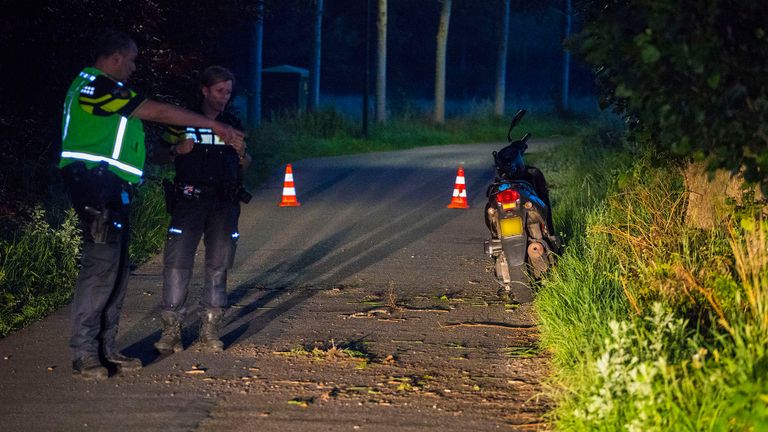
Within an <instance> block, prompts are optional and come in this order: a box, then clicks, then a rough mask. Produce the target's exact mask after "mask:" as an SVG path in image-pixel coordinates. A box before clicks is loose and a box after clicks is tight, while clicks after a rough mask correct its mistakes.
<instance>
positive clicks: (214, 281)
mask: <svg viewBox="0 0 768 432" xmlns="http://www.w3.org/2000/svg"><path fill="white" fill-rule="evenodd" d="M239 216H240V203H238V202H233V201H232V200H230V199H221V198H220V197H218V196H215V194H211V196H207V197H206V196H201V197H199V198H195V199H190V200H185V199H179V200H178V201H177V202H176V204H175V206H174V209H173V213H172V215H171V224H170V227H169V229H168V238H167V241H166V245H165V256H164V263H163V264H164V269H163V278H164V284H165V285H164V289H163V311H166V312H171V313H177V314H180V315H183V314H185V313H186V308H185V302H186V299H187V292H188V286H189V280H190V278H191V276H192V265H193V263H194V259H195V252H196V250H197V246H198V244H199V243H200V237H201V236H202V237H203V243H204V244H205V276H204V283H203V293H202V296H201V298H200V303H201V304H202V306H203V307H204V308H205V309H218V308H224V307H226V305H227V270H228V269H230V268H232V263H233V260H234V257H235V249H236V247H237V237H238V235H239V234H238V232H237V220H238V217H239Z"/></svg>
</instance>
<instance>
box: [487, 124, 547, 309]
mask: <svg viewBox="0 0 768 432" xmlns="http://www.w3.org/2000/svg"><path fill="white" fill-rule="evenodd" d="M524 115H525V110H520V111H519V112H518V113H517V114H516V115H515V116H514V118H513V119H512V122H511V124H510V126H509V131H508V132H507V141H508V142H509V145H507V146H506V147H504V148H503V149H501V150H499V151H498V152H497V151H494V152H493V161H494V168H495V171H496V175H495V178H494V181H493V183H492V184H491V185H490V186H489V187H488V190H487V191H486V195H487V197H488V203H487V204H486V206H485V224H486V226H487V227H488V230H489V231H490V233H491V238H490V239H488V240H486V241H485V252H486V253H487V254H488V255H490V256H491V258H493V260H494V272H495V276H496V280H497V281H498V282H499V284H500V285H501V289H500V290H499V295H500V296H501V297H502V299H503V300H505V301H509V300H512V299H513V300H514V301H516V302H518V303H528V302H531V301H532V300H533V291H532V290H531V287H530V283H529V279H530V278H533V279H538V278H540V277H541V276H542V275H543V274H544V273H545V272H546V271H547V270H548V269H549V268H550V267H551V266H552V265H553V264H554V263H555V256H556V254H558V253H559V252H560V247H561V240H560V238H559V237H558V236H557V235H555V230H554V226H553V224H552V211H551V207H550V202H549V190H548V188H547V182H546V180H545V179H544V175H543V174H542V172H541V171H540V170H539V169H538V168H536V167H533V166H529V165H526V164H525V162H524V161H523V154H524V153H525V150H526V149H527V148H528V144H527V141H528V139H529V138H530V137H531V134H530V133H527V134H525V136H523V137H522V138H521V139H519V140H514V141H513V140H512V129H514V128H515V126H517V125H518V124H519V123H520V121H521V120H522V118H523V116H524Z"/></svg>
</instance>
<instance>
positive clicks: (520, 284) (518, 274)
mask: <svg viewBox="0 0 768 432" xmlns="http://www.w3.org/2000/svg"><path fill="white" fill-rule="evenodd" d="M509 279H510V283H509V293H510V294H511V295H512V299H513V300H514V301H515V302H517V303H521V304H522V303H531V302H533V290H532V289H531V287H530V285H531V284H530V278H529V277H528V272H527V271H526V265H525V264H520V265H516V266H509Z"/></svg>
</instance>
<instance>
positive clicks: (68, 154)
mask: <svg viewBox="0 0 768 432" xmlns="http://www.w3.org/2000/svg"><path fill="white" fill-rule="evenodd" d="M61 157H62V158H67V159H80V160H87V161H91V162H101V161H104V162H106V163H108V164H110V165H112V166H113V167H115V168H118V169H121V170H123V171H125V172H129V173H131V174H136V175H137V176H142V175H144V172H143V171H142V170H140V169H138V168H136V167H132V166H130V165H128V164H127V163H124V162H120V161H119V160H115V159H112V158H108V157H106V156H99V155H92V154H89V153H81V152H71V151H63V152H61Z"/></svg>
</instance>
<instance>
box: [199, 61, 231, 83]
mask: <svg viewBox="0 0 768 432" xmlns="http://www.w3.org/2000/svg"><path fill="white" fill-rule="evenodd" d="M224 81H232V85H234V84H235V75H234V74H233V73H232V72H231V71H230V70H229V69H227V68H225V67H224V66H217V65H214V66H208V67H207V68H205V70H204V71H203V73H202V74H200V85H201V86H203V87H210V86H212V85H214V84H218V83H220V82H224Z"/></svg>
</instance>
